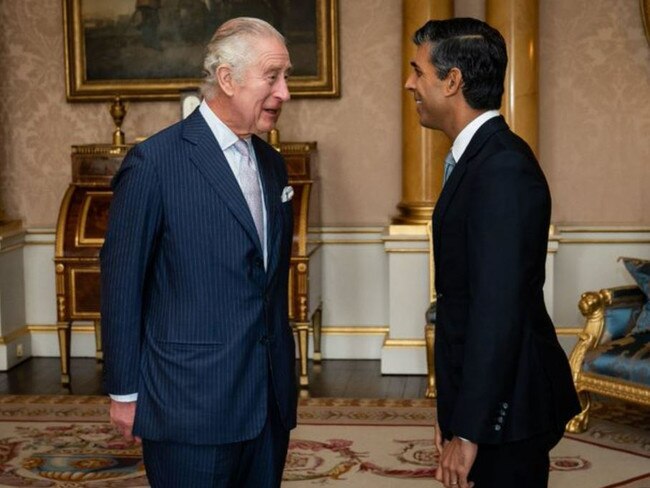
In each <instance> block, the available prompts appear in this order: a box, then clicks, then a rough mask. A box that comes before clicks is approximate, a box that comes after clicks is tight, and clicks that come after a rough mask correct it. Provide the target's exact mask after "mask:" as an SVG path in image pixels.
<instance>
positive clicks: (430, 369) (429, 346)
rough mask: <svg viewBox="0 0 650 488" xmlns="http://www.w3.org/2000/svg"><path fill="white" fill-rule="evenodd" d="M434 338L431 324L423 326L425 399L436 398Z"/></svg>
mask: <svg viewBox="0 0 650 488" xmlns="http://www.w3.org/2000/svg"><path fill="white" fill-rule="evenodd" d="M434 338H435V331H434V329H433V325H432V324H427V325H425V326H424V340H425V343H426V355H427V390H426V393H425V394H424V395H425V396H426V397H427V398H435V397H436V375H435V370H434V366H433V341H434Z"/></svg>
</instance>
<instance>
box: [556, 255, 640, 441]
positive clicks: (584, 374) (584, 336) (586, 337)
mask: <svg viewBox="0 0 650 488" xmlns="http://www.w3.org/2000/svg"><path fill="white" fill-rule="evenodd" d="M634 261H635V262H636V263H637V264H638V263H639V262H641V263H643V261H640V260H634ZM646 263H647V262H646ZM626 267H628V269H630V267H629V266H628V263H627V262H626ZM631 272H632V271H631ZM633 275H634V273H633ZM635 278H636V276H635ZM637 281H638V279H637ZM647 285H648V282H647V281H645V282H643V281H641V282H639V286H622V287H617V288H607V289H604V290H600V291H599V292H594V291H591V292H587V293H583V294H582V298H581V299H580V302H579V304H578V307H579V308H580V312H581V313H582V315H584V317H585V318H586V323H585V326H584V329H583V330H582V332H581V333H580V335H579V336H578V343H577V344H576V346H575V348H574V349H573V352H572V353H571V357H570V363H571V369H572V372H573V381H574V383H575V386H576V390H577V391H578V394H579V396H580V402H581V404H582V411H581V412H580V413H579V414H578V415H576V416H575V417H574V418H573V419H572V420H571V421H569V423H568V424H567V431H569V432H583V431H584V430H585V429H586V428H587V425H588V422H589V407H590V404H591V400H590V396H589V395H590V393H596V394H600V395H605V396H609V397H614V398H618V399H621V400H625V401H629V402H633V403H637V404H640V405H645V406H650V328H646V325H645V324H646V323H645V322H644V323H643V324H642V323H641V320H639V319H643V317H644V314H647V309H648V308H650V304H649V303H648V296H647V295H646V293H644V289H645V288H647ZM644 287H645V288H644Z"/></svg>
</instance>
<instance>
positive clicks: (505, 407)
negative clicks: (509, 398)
mask: <svg viewBox="0 0 650 488" xmlns="http://www.w3.org/2000/svg"><path fill="white" fill-rule="evenodd" d="M501 408H503V409H504V410H505V409H507V408H508V404H507V403H506V402H503V403H502V404H501Z"/></svg>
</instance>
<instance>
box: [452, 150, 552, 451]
mask: <svg viewBox="0 0 650 488" xmlns="http://www.w3.org/2000/svg"><path fill="white" fill-rule="evenodd" d="M477 171H478V173H477V175H476V177H475V178H474V180H473V182H474V183H473V187H472V202H471V204H470V206H469V213H468V220H467V223H466V225H467V235H468V238H467V246H468V247H467V255H468V263H469V264H468V266H469V268H468V273H469V295H470V296H469V299H470V307H469V315H468V326H467V331H466V337H465V346H464V347H465V349H464V356H463V357H464V359H463V369H462V371H463V376H462V381H461V385H460V391H459V393H458V397H457V403H456V405H455V408H454V412H453V416H452V422H451V426H450V427H451V431H452V433H453V434H454V435H457V436H462V437H465V438H467V439H470V440H472V441H475V442H484V443H498V442H499V440H498V439H499V438H500V435H499V430H500V429H501V426H499V425H498V421H497V420H496V419H497V418H498V417H499V416H500V415H502V413H500V411H502V410H503V409H504V404H505V405H506V406H505V408H506V409H507V408H508V406H509V405H507V403H508V402H510V399H511V398H512V393H513V391H512V390H513V388H514V384H515V378H516V374H517V365H518V362H519V355H520V353H521V347H522V339H523V335H524V323H525V308H524V307H525V306H526V303H525V302H526V297H528V296H529V293H527V289H526V287H527V286H530V284H531V283H530V279H531V269H532V268H531V266H532V260H534V259H536V255H537V251H536V249H538V248H539V246H540V242H539V236H540V233H539V230H538V227H539V226H540V225H543V224H542V223H543V222H544V221H545V220H544V219H545V215H546V214H547V212H548V211H550V200H549V198H548V191H547V187H546V185H545V183H544V181H543V179H541V178H540V176H539V173H538V172H537V165H536V163H535V162H534V161H531V160H530V159H529V158H527V157H526V156H525V155H523V154H521V153H517V152H506V151H504V152H501V153H498V154H496V155H494V156H492V157H491V158H489V159H487V160H485V161H483V162H482V163H481V166H480V167H479V168H478V170H477ZM546 232H547V230H546ZM541 235H544V234H543V233H542V234H541ZM544 252H545V250H544Z"/></svg>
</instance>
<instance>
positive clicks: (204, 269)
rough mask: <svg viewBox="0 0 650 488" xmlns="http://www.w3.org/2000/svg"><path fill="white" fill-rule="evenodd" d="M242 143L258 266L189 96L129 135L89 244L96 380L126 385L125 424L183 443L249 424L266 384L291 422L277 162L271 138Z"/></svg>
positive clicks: (288, 223)
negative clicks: (97, 308)
mask: <svg viewBox="0 0 650 488" xmlns="http://www.w3.org/2000/svg"><path fill="white" fill-rule="evenodd" d="M253 146H254V148H255V153H256V156H257V160H258V165H259V169H260V176H261V180H262V185H263V189H264V196H265V204H266V209H267V222H268V224H267V233H266V234H267V239H268V242H267V246H268V263H267V269H266V270H265V268H264V261H263V254H262V247H261V245H260V242H259V238H258V235H257V232H256V230H255V224H254V223H253V218H252V216H251V214H250V211H249V209H248V206H247V204H246V201H245V199H244V196H243V194H242V192H241V190H240V187H239V185H238V183H237V181H236V179H235V177H234V175H233V173H232V171H231V169H230V167H229V165H228V162H227V161H226V158H225V156H224V154H223V151H222V150H221V148H220V147H219V145H218V143H217V141H216V139H215V138H214V135H213V134H212V132H211V131H210V129H209V127H208V125H207V123H206V122H205V120H204V119H203V117H202V116H201V114H200V113H199V111H198V110H197V111H195V112H194V113H193V114H192V115H190V116H189V117H188V118H187V119H185V120H183V121H181V122H179V123H177V124H175V125H173V126H171V127H169V128H167V129H165V130H163V131H162V132H159V133H158V134H156V135H154V136H153V137H151V138H149V139H147V140H146V141H145V142H143V143H141V144H138V145H136V146H135V147H134V148H133V149H132V150H131V151H130V152H129V154H128V155H127V156H126V158H125V160H124V162H123V164H122V166H121V168H120V170H119V171H118V173H117V174H116V175H115V178H114V179H113V189H114V197H113V201H112V204H111V210H110V217H109V224H108V230H107V233H106V240H105V243H104V246H103V248H102V251H101V255H100V257H101V283H102V296H101V299H102V300H101V301H102V303H101V312H102V339H103V348H104V369H105V386H106V389H107V391H108V392H109V393H111V394H128V393H134V392H138V403H137V411H136V418H135V425H134V434H135V435H138V436H141V437H143V438H146V439H150V440H159V441H173V442H184V443H193V444H222V443H230V442H237V441H242V440H247V439H251V438H254V437H255V436H256V435H257V434H258V433H259V432H260V431H261V429H262V427H263V425H264V422H265V420H266V417H267V405H268V394H269V391H268V388H269V387H273V388H274V393H275V398H276V399H277V402H278V406H279V410H280V415H281V419H282V422H283V424H284V425H285V426H286V427H287V428H293V427H294V426H295V423H296V394H295V392H296V390H295V373H294V339H293V335H292V331H291V328H290V325H289V322H288V310H287V307H288V305H287V280H288V269H289V260H290V254H291V242H292V228H293V224H292V218H293V214H292V208H291V202H286V203H283V202H282V201H281V192H282V190H283V188H284V187H285V186H286V185H287V173H286V169H285V165H284V161H283V160H282V157H281V156H280V155H279V154H278V152H277V151H275V150H274V149H273V148H272V147H271V146H269V145H268V144H266V143H265V142H264V141H262V140H261V139H259V138H258V137H255V136H254V137H253ZM271 385H272V386H271Z"/></svg>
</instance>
